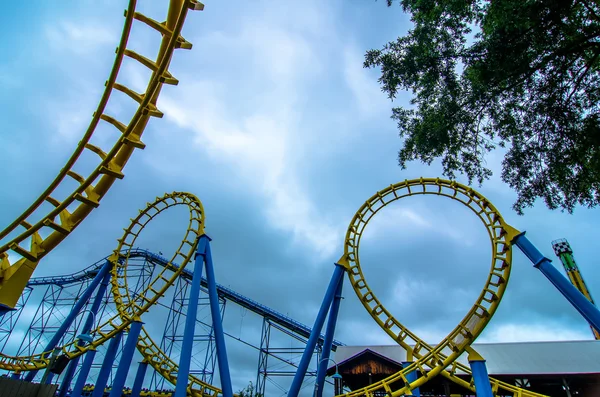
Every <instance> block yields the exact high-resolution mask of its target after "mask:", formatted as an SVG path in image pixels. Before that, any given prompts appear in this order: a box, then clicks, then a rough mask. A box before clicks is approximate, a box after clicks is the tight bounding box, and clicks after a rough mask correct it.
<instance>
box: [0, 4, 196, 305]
mask: <svg viewBox="0 0 600 397" xmlns="http://www.w3.org/2000/svg"><path fill="white" fill-rule="evenodd" d="M136 4H137V0H129V5H128V8H127V10H126V11H125V24H124V27H123V33H122V35H121V40H120V42H119V46H118V47H117V50H116V57H115V61H114V64H113V67H112V71H111V73H110V76H109V78H108V80H107V81H106V88H105V90H104V93H103V95H102V98H101V99H100V103H99V104H98V107H97V109H96V111H95V112H94V115H93V117H92V121H91V122H90V125H89V127H88V129H87V131H86V132H85V134H84V136H83V138H82V139H81V141H80V142H79V144H78V145H77V147H76V148H75V151H74V152H73V154H72V155H71V157H70V158H69V160H68V161H67V163H66V164H65V166H64V167H63V168H62V169H61V170H60V172H59V173H58V175H57V176H56V178H55V179H54V180H53V181H52V182H51V183H50V185H49V186H48V187H47V188H46V190H45V191H44V192H43V193H42V194H41V195H40V196H39V197H38V198H37V199H36V200H35V201H34V202H33V204H31V205H30V206H29V208H27V209H26V210H25V211H24V212H23V213H22V214H21V215H20V216H19V217H17V219H15V220H14V221H13V222H12V223H11V224H10V225H9V226H8V227H6V229H4V230H3V231H1V232H0V241H2V242H1V243H0V305H4V306H6V307H10V308H14V307H15V304H16V302H17V300H18V298H19V296H20V295H21V293H22V292H23V289H24V288H25V286H26V285H27V282H28V281H29V279H30V277H31V275H32V273H33V271H34V270H35V268H36V267H37V265H38V263H39V261H40V259H42V258H43V257H44V256H45V255H46V254H48V253H49V252H50V251H51V250H52V249H54V248H55V247H56V246H57V245H58V244H60V242H61V241H63V240H64V239H65V238H66V237H67V236H68V235H69V234H70V233H71V232H72V231H73V230H74V229H75V228H76V227H77V226H78V225H79V224H80V223H81V221H82V220H83V219H84V218H85V217H86V216H87V215H88V214H89V213H90V212H91V211H92V210H93V209H94V208H96V207H98V206H99V204H100V200H101V199H102V198H103V197H104V195H105V194H106V192H107V191H108V190H109V189H110V187H111V186H112V184H113V182H114V181H115V180H116V179H122V178H123V176H124V175H123V168H124V167H125V164H126V163H127V161H128V160H129V157H130V156H131V154H132V153H133V151H134V150H135V149H143V148H144V147H145V145H144V143H143V142H142V141H141V136H142V134H143V132H144V129H145V127H146V124H147V123H148V121H149V119H150V117H162V113H161V112H160V111H159V110H158V109H157V108H156V102H157V99H158V95H159V94H160V91H161V88H162V86H163V84H171V85H176V84H177V83H178V82H177V79H175V78H174V77H173V76H172V75H171V74H170V73H169V71H168V67H169V63H170V61H171V57H172V55H173V52H174V50H175V49H177V48H182V49H190V48H191V47H192V45H191V44H190V43H189V42H187V41H186V40H185V39H184V38H183V37H182V36H181V35H180V33H181V29H182V27H183V24H184V22H185V19H186V16H187V11H188V10H189V9H192V10H202V9H203V8H204V6H203V5H202V4H201V3H199V2H198V1H196V0H170V2H169V10H168V14H167V18H166V22H163V23H160V22H157V21H155V20H153V19H151V18H148V17H146V16H145V15H143V14H141V13H139V12H136V11H135V9H136ZM134 20H137V21H139V22H141V23H144V24H146V25H148V26H150V27H151V28H153V29H155V30H156V31H157V32H158V33H160V35H161V36H162V39H161V44H160V49H159V52H158V55H157V57H156V59H155V60H151V59H148V58H146V57H144V56H143V55H140V54H138V53H136V52H135V51H132V50H130V49H128V48H127V42H128V39H129V35H130V33H131V28H132V25H133V21H134ZM124 57H129V58H131V59H133V60H135V61H137V62H139V63H141V64H142V65H144V66H145V67H147V68H149V69H150V70H151V71H152V75H151V77H150V81H149V83H148V85H147V88H146V91H145V92H143V93H136V92H134V91H133V90H131V89H129V88H127V87H125V86H124V85H122V84H119V83H117V77H118V73H119V69H120V67H121V63H122V61H123V58H124ZM114 90H117V91H120V92H123V93H125V94H126V95H128V96H129V97H130V98H132V99H133V100H134V101H136V102H137V103H138V108H137V110H136V112H135V114H134V116H133V117H132V119H131V120H130V121H129V122H128V123H123V122H122V121H119V120H117V119H116V118H114V117H113V116H111V115H109V114H107V113H105V110H106V106H107V104H108V101H109V98H110V96H111V94H112V93H113V91H114ZM101 120H102V121H104V122H107V123H109V124H111V125H112V126H114V127H115V128H116V129H117V130H118V131H119V135H118V136H117V140H116V142H114V144H113V146H112V148H104V149H103V148H101V147H99V146H96V145H94V144H92V143H90V139H91V138H92V136H93V134H94V131H95V130H96V127H97V126H98V124H99V123H100V121H101ZM84 153H86V154H92V155H93V158H96V159H97V165H96V167H95V169H94V170H93V171H92V172H91V173H89V174H88V175H87V176H85V177H84V176H82V175H81V173H80V172H81V171H78V169H81V168H82V167H81V166H79V163H78V160H79V159H80V157H81V156H82V154H84ZM72 181H75V183H76V187H75V189H69V191H71V193H69V194H68V195H67V196H66V197H65V198H61V197H60V196H59V194H60V193H59V191H63V189H68V186H70V185H71V184H72V183H73V182H72ZM59 188H62V189H59ZM48 206H49V208H50V209H48V208H46V207H48ZM37 212H44V215H43V216H41V217H39V216H37V215H36V213H37ZM38 219H39V220H38ZM7 239H8V241H6V240H7ZM9 253H11V256H14V257H15V258H16V257H18V258H20V259H18V260H16V261H14V259H11V258H9ZM11 260H13V261H14V263H11Z"/></svg>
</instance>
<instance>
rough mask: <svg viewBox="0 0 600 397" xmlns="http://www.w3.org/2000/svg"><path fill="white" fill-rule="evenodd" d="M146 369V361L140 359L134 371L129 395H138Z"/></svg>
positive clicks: (135, 396)
mask: <svg viewBox="0 0 600 397" xmlns="http://www.w3.org/2000/svg"><path fill="white" fill-rule="evenodd" d="M147 369H148V363H147V362H146V361H140V364H139V365H138V369H137V372H136V373H135V380H134V381H133V387H132V388H131V396H130V397H140V393H141V391H142V385H143V383H144V377H145V376H146V370H147Z"/></svg>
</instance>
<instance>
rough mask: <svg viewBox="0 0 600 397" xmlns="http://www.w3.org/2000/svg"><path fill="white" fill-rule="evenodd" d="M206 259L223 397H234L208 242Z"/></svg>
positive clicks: (207, 280)
mask: <svg viewBox="0 0 600 397" xmlns="http://www.w3.org/2000/svg"><path fill="white" fill-rule="evenodd" d="M204 259H205V265H206V282H207V284H208V298H209V301H210V314H211V318H212V324H213V329H214V331H215V344H216V346H217V360H218V362H219V375H220V378H221V389H222V390H223V397H233V386H232V385H231V375H230V373H229V362H228V360H227V349H226V347H225V334H224V333H223V322H222V321H221V310H220V308H219V295H218V294H217V282H216V280H215V270H214V268H213V263H212V255H211V252H210V243H209V242H208V241H207V243H206V254H205V258H204Z"/></svg>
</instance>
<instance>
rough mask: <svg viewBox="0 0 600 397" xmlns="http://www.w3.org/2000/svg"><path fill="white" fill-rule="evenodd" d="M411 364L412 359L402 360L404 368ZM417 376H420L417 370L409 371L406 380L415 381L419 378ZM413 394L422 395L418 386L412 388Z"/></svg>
mask: <svg viewBox="0 0 600 397" xmlns="http://www.w3.org/2000/svg"><path fill="white" fill-rule="evenodd" d="M411 364H412V362H411V361H403V362H402V368H406V367H408V366H409V365H411ZM417 376H418V374H417V371H416V370H414V371H412V372H409V373H408V374H406V380H407V381H409V382H410V383H412V382H414V381H416V380H417ZM412 395H413V396H417V397H421V391H420V390H419V388H418V387H417V388H414V389H412Z"/></svg>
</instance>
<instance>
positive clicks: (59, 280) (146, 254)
mask: <svg viewBox="0 0 600 397" xmlns="http://www.w3.org/2000/svg"><path fill="white" fill-rule="evenodd" d="M129 257H130V258H145V259H147V260H149V261H150V262H153V263H155V264H158V265H161V266H166V265H167V264H168V263H169V261H168V260H167V259H165V258H163V257H162V256H160V255H157V254H154V253H152V252H150V251H147V250H144V249H139V248H134V249H132V250H131V251H130V256H129ZM107 258H108V257H107ZM105 260H106V258H105V259H103V260H101V261H98V262H96V263H95V264H93V265H91V266H89V267H87V268H86V269H85V270H83V271H81V272H78V273H75V274H72V275H68V276H60V277H34V278H32V279H31V280H29V283H28V284H27V285H28V286H30V287H32V286H36V285H48V284H56V285H69V284H73V283H77V282H80V281H82V280H86V279H90V278H93V277H94V276H95V275H96V274H97V273H98V271H99V269H100V268H101V267H102V264H103V263H104V262H105ZM172 266H174V267H178V265H176V264H173V265H172ZM181 277H183V278H185V279H188V280H192V278H193V274H192V272H190V271H189V270H187V269H185V270H183V272H182V274H181ZM207 285H208V284H207V282H206V279H205V278H202V286H203V287H205V288H206V286H207ZM217 293H218V294H219V296H221V297H223V298H225V299H226V300H228V301H231V302H233V303H236V304H238V305H240V306H242V307H243V308H245V309H248V310H250V311H252V312H253V313H256V314H258V315H259V316H262V317H264V318H266V319H269V320H271V321H272V322H273V323H275V324H277V325H281V326H282V327H284V328H285V329H288V330H290V331H292V332H294V333H296V334H298V335H300V336H303V337H305V338H308V337H309V336H310V333H311V328H310V327H308V326H306V325H304V324H302V323H300V322H298V321H296V320H294V319H293V318H291V317H288V316H286V315H284V314H282V313H279V312H278V311H276V310H273V309H271V308H269V307H268V306H265V305H262V304H260V303H258V302H256V301H255V300H252V299H250V298H248V297H245V296H244V295H241V294H238V293H237V292H235V291H233V290H232V289H229V288H226V287H224V286H222V285H219V284H217ZM324 338H325V336H324V335H319V342H321V343H323V341H324ZM338 346H344V344H343V343H342V342H340V341H338V340H335V339H334V340H333V349H332V350H333V351H335V350H336V348H337V347H338Z"/></svg>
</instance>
